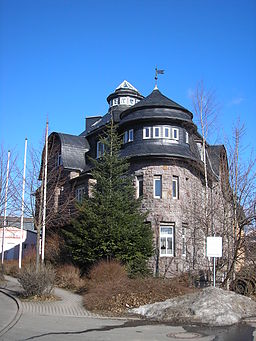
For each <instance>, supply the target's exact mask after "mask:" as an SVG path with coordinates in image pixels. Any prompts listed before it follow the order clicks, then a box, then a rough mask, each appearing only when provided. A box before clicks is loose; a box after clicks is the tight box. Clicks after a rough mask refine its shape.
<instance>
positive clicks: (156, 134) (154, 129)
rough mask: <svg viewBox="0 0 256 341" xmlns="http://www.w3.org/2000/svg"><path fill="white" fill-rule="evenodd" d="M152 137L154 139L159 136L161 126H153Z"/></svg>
mask: <svg viewBox="0 0 256 341" xmlns="http://www.w3.org/2000/svg"><path fill="white" fill-rule="evenodd" d="M153 137H154V138H155V139H157V138H160V137H161V127H153Z"/></svg>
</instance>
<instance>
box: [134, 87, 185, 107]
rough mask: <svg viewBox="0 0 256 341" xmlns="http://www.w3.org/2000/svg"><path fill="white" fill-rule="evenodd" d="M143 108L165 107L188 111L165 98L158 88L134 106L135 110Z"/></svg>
mask: <svg viewBox="0 0 256 341" xmlns="http://www.w3.org/2000/svg"><path fill="white" fill-rule="evenodd" d="M141 107H165V108H173V109H179V110H185V111H188V110H187V109H186V108H184V107H182V106H181V105H180V104H178V103H176V102H174V101H172V100H170V99H169V98H168V97H166V96H164V95H163V94H162V93H161V92H160V91H159V90H158V89H157V88H155V89H154V90H153V91H152V92H151V94H150V95H148V96H147V97H145V98H144V99H142V100H141V101H140V102H138V103H137V104H135V105H134V106H133V109H136V108H141Z"/></svg>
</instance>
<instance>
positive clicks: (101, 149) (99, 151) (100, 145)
mask: <svg viewBox="0 0 256 341" xmlns="http://www.w3.org/2000/svg"><path fill="white" fill-rule="evenodd" d="M103 154H104V144H103V143H102V142H101V141H98V142H97V159H99V158H100V157H102V156H103Z"/></svg>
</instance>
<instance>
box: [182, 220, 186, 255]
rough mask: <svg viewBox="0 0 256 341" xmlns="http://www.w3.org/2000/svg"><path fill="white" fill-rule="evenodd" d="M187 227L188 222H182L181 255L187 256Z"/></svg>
mask: <svg viewBox="0 0 256 341" xmlns="http://www.w3.org/2000/svg"><path fill="white" fill-rule="evenodd" d="M186 229H187V224H182V230H181V255H182V256H186Z"/></svg>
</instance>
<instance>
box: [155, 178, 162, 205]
mask: <svg viewBox="0 0 256 341" xmlns="http://www.w3.org/2000/svg"><path fill="white" fill-rule="evenodd" d="M159 180H160V186H161V187H160V195H156V181H159ZM153 181H154V185H153V191H154V193H153V194H154V198H155V199H162V195H163V193H162V192H163V183H162V175H154V180H153Z"/></svg>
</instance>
